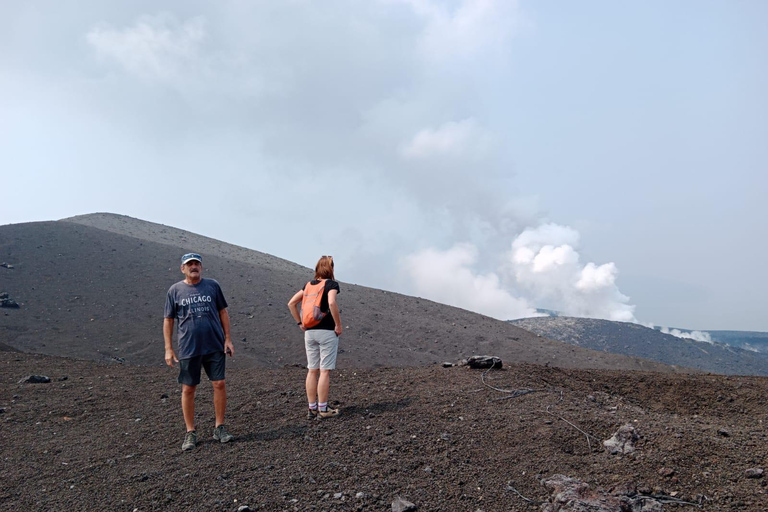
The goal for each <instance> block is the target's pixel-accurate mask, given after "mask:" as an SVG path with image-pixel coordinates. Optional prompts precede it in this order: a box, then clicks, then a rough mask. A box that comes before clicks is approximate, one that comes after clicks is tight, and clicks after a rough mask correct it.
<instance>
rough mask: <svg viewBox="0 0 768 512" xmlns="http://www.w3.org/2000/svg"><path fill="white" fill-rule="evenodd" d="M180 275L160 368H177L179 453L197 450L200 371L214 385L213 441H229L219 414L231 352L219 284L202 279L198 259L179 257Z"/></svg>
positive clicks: (171, 296)
mask: <svg viewBox="0 0 768 512" xmlns="http://www.w3.org/2000/svg"><path fill="white" fill-rule="evenodd" d="M181 273H182V274H184V280H183V281H179V282H178V283H176V284H174V285H173V286H171V288H170V289H169V290H168V296H167V297H166V300H165V320H164V321H163V337H164V338H165V364H167V365H168V366H170V367H173V366H174V363H179V367H180V369H179V383H180V384H181V411H182V413H183V414H184V423H186V426H187V433H186V435H185V436H184V443H183V444H182V445H181V449H182V450H184V451H186V450H191V449H193V448H194V447H195V446H197V431H196V430H195V391H196V389H197V385H198V384H200V370H201V368H205V373H206V374H207V375H208V379H209V380H210V381H211V384H212V385H213V406H214V410H215V412H216V425H215V428H214V430H213V438H214V439H215V440H217V441H220V442H222V443H226V442H229V441H231V440H232V437H233V436H232V435H231V434H230V433H229V432H227V429H226V427H225V426H224V412H225V411H226V408H227V389H226V384H225V380H224V369H225V366H226V357H225V354H226V355H229V356H232V355H234V353H235V349H234V347H233V346H232V339H231V338H230V335H229V313H227V301H226V299H224V294H223V293H222V291H221V287H220V286H219V283H217V282H216V281H215V280H213V279H204V278H203V258H202V257H201V256H200V255H199V254H195V253H189V254H185V255H184V256H182V257H181ZM176 320H178V325H177V332H178V342H179V353H178V356H177V355H176V352H174V351H173V323H174V321H176Z"/></svg>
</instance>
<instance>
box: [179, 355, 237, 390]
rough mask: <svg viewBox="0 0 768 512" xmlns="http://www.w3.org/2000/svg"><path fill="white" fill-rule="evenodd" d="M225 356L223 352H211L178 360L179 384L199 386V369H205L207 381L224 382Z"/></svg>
mask: <svg viewBox="0 0 768 512" xmlns="http://www.w3.org/2000/svg"><path fill="white" fill-rule="evenodd" d="M226 365H227V356H226V355H224V352H223V351H222V352H213V353H211V354H205V355H204V356H195V357H190V358H189V359H181V360H179V384H186V385H187V386H197V385H198V384H200V369H201V368H205V374H206V375H208V380H211V381H217V380H224V369H225V368H226Z"/></svg>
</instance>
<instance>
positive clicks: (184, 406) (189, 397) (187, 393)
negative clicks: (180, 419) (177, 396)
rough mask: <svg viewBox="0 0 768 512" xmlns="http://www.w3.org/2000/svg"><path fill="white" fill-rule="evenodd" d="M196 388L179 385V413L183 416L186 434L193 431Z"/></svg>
mask: <svg viewBox="0 0 768 512" xmlns="http://www.w3.org/2000/svg"><path fill="white" fill-rule="evenodd" d="M196 390H197V386H188V385H186V384H182V385H181V412H182V413H183V414H184V423H185V424H186V425H187V432H192V431H193V430H195V391H196Z"/></svg>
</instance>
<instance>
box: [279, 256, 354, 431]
mask: <svg viewBox="0 0 768 512" xmlns="http://www.w3.org/2000/svg"><path fill="white" fill-rule="evenodd" d="M323 283H324V284H323ZM320 285H322V286H320ZM312 288H318V289H319V293H322V295H321V298H320V300H319V314H318V315H316V316H315V318H318V317H322V318H320V321H319V323H317V324H316V325H311V324H314V322H316V320H311V319H310V320H307V318H311V316H312V315H311V314H310V316H309V317H307V315H306V314H305V313H307V311H302V313H301V314H299V304H301V303H302V301H304V299H305V293H304V292H305V291H307V298H309V295H310V293H309V290H310V289H312ZM340 292H341V290H340V289H339V283H337V282H336V281H335V280H334V276H333V257H332V256H322V257H321V258H320V259H319V260H318V262H317V265H315V278H314V279H313V280H312V281H310V282H308V283H307V284H306V285H304V287H303V288H302V289H301V290H299V291H298V292H296V294H295V295H294V296H293V297H291V300H290V301H288V309H289V310H290V311H291V316H293V319H294V320H295V321H296V324H297V325H298V326H299V328H300V329H301V330H302V331H304V347H305V349H306V351H307V382H306V387H307V403H308V404H309V411H308V412H307V418H308V419H315V418H332V417H334V416H338V414H339V410H338V409H329V408H328V390H329V388H330V384H331V370H335V369H336V353H337V352H338V350H339V336H340V335H341V331H342V328H341V317H340V315H339V305H338V303H337V302H336V296H337V295H338V294H339V293H340ZM304 304H305V306H304V308H303V309H308V308H311V307H312V304H310V303H309V301H308V300H306V301H304ZM329 313H330V314H329ZM302 318H304V321H302ZM305 322H306V323H307V324H308V325H304V324H305Z"/></svg>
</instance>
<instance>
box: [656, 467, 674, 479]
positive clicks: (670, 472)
mask: <svg viewBox="0 0 768 512" xmlns="http://www.w3.org/2000/svg"><path fill="white" fill-rule="evenodd" d="M674 474H675V470H674V469H672V468H661V469H659V475H660V476H663V477H666V478H669V477H671V476H672V475H674Z"/></svg>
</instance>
